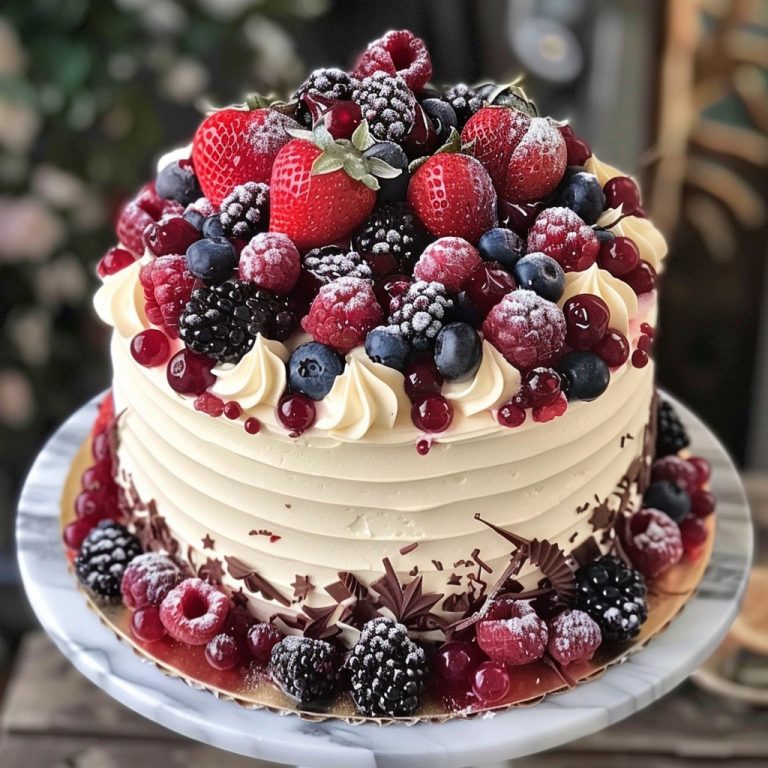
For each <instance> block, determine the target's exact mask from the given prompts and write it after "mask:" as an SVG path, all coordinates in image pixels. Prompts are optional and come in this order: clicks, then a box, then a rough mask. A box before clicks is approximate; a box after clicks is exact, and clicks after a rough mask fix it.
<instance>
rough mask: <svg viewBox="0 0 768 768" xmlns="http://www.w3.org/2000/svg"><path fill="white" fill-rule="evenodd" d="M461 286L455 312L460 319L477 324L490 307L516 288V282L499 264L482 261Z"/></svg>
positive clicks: (479, 323)
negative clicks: (460, 316)
mask: <svg viewBox="0 0 768 768" xmlns="http://www.w3.org/2000/svg"><path fill="white" fill-rule="evenodd" d="M461 287H462V293H460V294H459V296H458V299H457V306H456V314H457V316H458V315H459V314H461V315H462V318H461V319H464V320H466V321H467V322H470V324H471V325H477V326H479V325H481V324H482V321H483V319H484V318H485V317H486V316H487V315H488V313H489V312H490V311H491V309H493V307H495V306H496V305H497V304H498V303H499V302H500V301H501V300H502V299H503V298H504V297H505V296H506V295H507V294H508V293H510V292H511V291H514V290H515V289H516V288H517V283H516V282H515V279H514V278H513V277H512V275H510V274H509V272H507V271H506V270H505V269H503V268H502V267H501V265H500V264H498V263H497V262H494V261H484V262H481V263H480V264H479V265H478V266H477V267H475V269H474V270H473V271H472V274H470V276H469V277H468V278H467V279H466V280H465V281H464V283H462V286H461Z"/></svg>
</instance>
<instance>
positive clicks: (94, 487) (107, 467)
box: [80, 462, 115, 491]
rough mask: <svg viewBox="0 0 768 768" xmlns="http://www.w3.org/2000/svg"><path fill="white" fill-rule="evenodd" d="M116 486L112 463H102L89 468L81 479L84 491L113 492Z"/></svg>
mask: <svg viewBox="0 0 768 768" xmlns="http://www.w3.org/2000/svg"><path fill="white" fill-rule="evenodd" d="M114 484H115V481H114V478H113V477H112V464H111V462H101V463H99V464H94V465H93V466H92V467H88V469H86V470H85V472H83V474H82V476H81V478H80V485H81V486H82V487H83V490H84V491H98V490H112V489H113V488H114Z"/></svg>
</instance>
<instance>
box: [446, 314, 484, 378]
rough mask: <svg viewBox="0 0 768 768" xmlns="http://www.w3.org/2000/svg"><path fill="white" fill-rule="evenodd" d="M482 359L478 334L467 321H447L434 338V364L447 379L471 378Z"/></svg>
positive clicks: (480, 341)
mask: <svg viewBox="0 0 768 768" xmlns="http://www.w3.org/2000/svg"><path fill="white" fill-rule="evenodd" d="M482 359H483V342H482V340H481V339H480V334H479V333H478V332H477V331H476V330H475V329H474V328H473V327H472V326H471V325H468V324H467V323H448V325H446V326H444V327H443V329H442V330H441V331H440V333H438V334H437V338H436V339H435V365H436V366H437V370H438V371H440V374H441V375H442V377H443V378H444V379H446V380H448V381H465V380H466V379H470V378H472V377H473V376H474V375H475V373H477V369H478V368H479V367H480V363H481V361H482Z"/></svg>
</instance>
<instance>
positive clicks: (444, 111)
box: [421, 99, 459, 144]
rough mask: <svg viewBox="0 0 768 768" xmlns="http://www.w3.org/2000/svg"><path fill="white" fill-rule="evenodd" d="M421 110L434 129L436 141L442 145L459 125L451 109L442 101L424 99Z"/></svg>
mask: <svg viewBox="0 0 768 768" xmlns="http://www.w3.org/2000/svg"><path fill="white" fill-rule="evenodd" d="M421 108H422V109H423V110H424V114H425V115H426V116H427V117H428V118H429V119H430V120H431V121H432V124H433V125H434V127H435V132H436V133H437V141H438V142H439V143H440V144H444V143H445V142H446V141H447V140H448V137H449V136H450V135H451V130H452V129H453V130H455V129H456V128H457V127H458V124H459V123H458V119H457V117H456V112H455V111H454V109H453V107H452V106H451V105H450V104H449V103H448V102H447V101H443V100H442V99H424V100H423V101H422V102H421Z"/></svg>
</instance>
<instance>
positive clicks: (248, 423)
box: [243, 416, 261, 435]
mask: <svg viewBox="0 0 768 768" xmlns="http://www.w3.org/2000/svg"><path fill="white" fill-rule="evenodd" d="M243 428H244V429H245V431H246V432H247V433H248V434H249V435H258V434H259V432H261V422H260V421H259V420H258V419H257V418H256V417H255V416H249V417H248V418H247V419H246V420H245V424H244V425H243Z"/></svg>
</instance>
